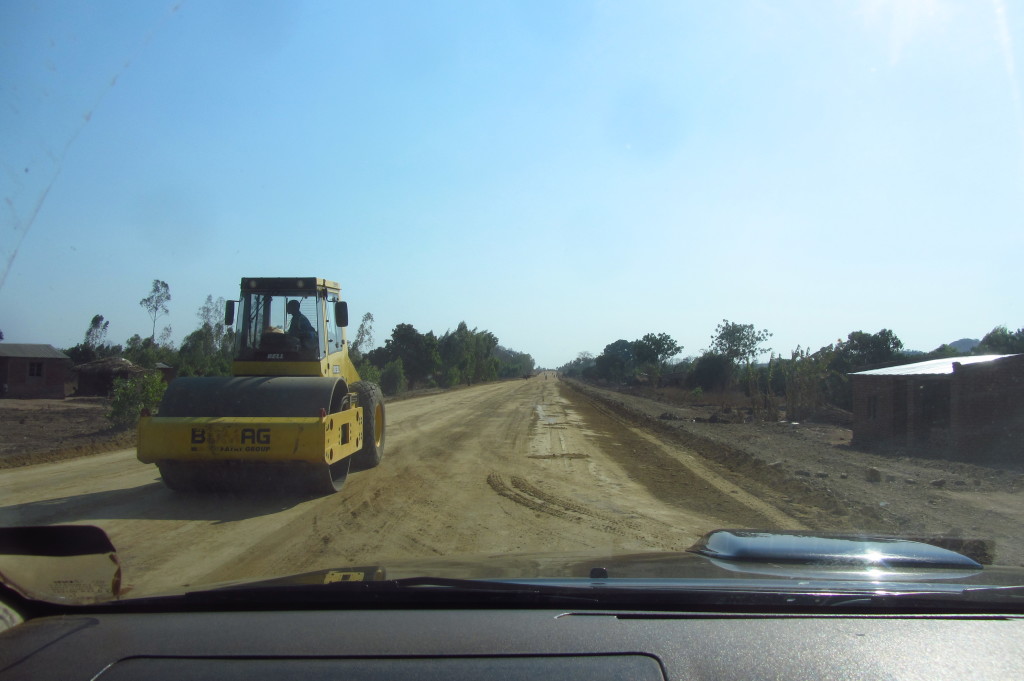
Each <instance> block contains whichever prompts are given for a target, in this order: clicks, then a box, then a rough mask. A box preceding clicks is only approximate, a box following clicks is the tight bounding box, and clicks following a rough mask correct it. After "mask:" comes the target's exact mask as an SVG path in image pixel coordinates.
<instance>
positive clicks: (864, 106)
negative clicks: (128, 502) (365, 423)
mask: <svg viewBox="0 0 1024 681" xmlns="http://www.w3.org/2000/svg"><path fill="white" fill-rule="evenodd" d="M1022 40H1024V9H1022V8H1020V7H1019V6H1018V5H1016V4H1011V3H1008V2H1003V1H1001V0H994V1H993V2H983V1H978V2H944V1H942V0H860V1H854V0H851V1H848V2H834V3H833V2H829V3H819V2H809V1H808V2H777V3H776V2H767V1H747V2H742V1H738V2H729V3H708V2H678V1H667V2H557V3H556V2H546V1H544V2H542V1H525V0H523V1H507V2H501V1H497V0H496V1H493V2H490V1H489V2H379V3H343V2H337V3H336V2H324V3H312V2H294V3H291V2H289V3H277V2H269V1H267V2H242V1H238V2H189V1H185V2H180V3H174V2H166V3H165V2H148V3H138V2H96V3H90V4H86V3H78V2H30V1H28V0H10V1H8V2H4V3H0V54H2V59H0V97H2V100H3V101H2V104H3V106H2V107H0V149H2V151H0V159H2V163H3V167H2V175H0V188H2V191H3V196H4V204H3V205H2V206H0V268H2V269H0V277H2V285H0V329H2V330H3V332H4V334H5V336H6V340H7V341H8V342H42V343H52V344H54V345H56V346H58V347H62V346H68V345H73V344H74V343H76V342H78V341H79V340H81V337H82V335H83V333H84V331H85V329H86V327H87V325H88V323H89V320H90V318H91V317H92V315H94V314H97V313H98V314H102V315H104V316H105V317H106V319H108V320H109V321H110V334H109V339H110V340H112V341H114V342H123V341H124V340H125V339H127V338H128V337H129V336H131V335H132V334H134V333H139V334H143V335H147V334H148V333H149V329H150V320H149V318H148V317H147V315H146V313H145V312H144V311H143V309H142V308H140V307H139V305H138V301H139V300H140V299H141V298H142V297H144V296H145V295H146V294H147V293H148V292H149V289H150V285H151V282H152V280H153V279H163V280H166V281H167V282H168V283H169V285H170V288H171V294H172V300H171V304H170V308H171V315H170V318H169V320H161V324H163V323H165V322H166V321H169V323H170V324H171V325H172V327H173V329H174V339H175V340H176V341H180V339H181V338H182V337H183V336H184V335H185V334H187V333H188V332H189V331H191V330H192V329H194V328H195V326H196V316H195V313H196V310H197V309H198V308H199V306H200V305H201V304H202V303H203V301H204V300H205V298H206V296H207V295H208V294H212V295H213V296H214V297H218V296H223V297H232V296H233V295H234V294H235V293H236V292H237V287H238V282H239V279H240V278H241V277H243V276H288V275H296V276H322V277H326V278H329V279H334V280H337V281H339V282H340V283H341V284H342V288H343V294H344V296H345V297H346V299H347V300H348V301H349V306H350V310H351V314H352V317H353V318H354V319H356V320H358V319H359V317H360V316H361V315H362V313H363V312H365V311H370V312H372V313H373V314H374V316H375V318H376V325H375V331H376V341H377V343H378V344H379V343H381V342H383V339H384V338H385V337H386V336H387V335H388V334H389V333H390V330H391V329H392V328H393V327H394V326H395V325H396V324H398V323H402V322H405V323H411V324H413V325H414V326H415V327H416V328H417V329H419V330H420V331H428V330H433V331H435V332H436V333H443V332H444V331H446V330H448V329H454V328H455V326H456V325H457V324H458V323H459V322H460V321H462V320H465V321H466V322H467V323H468V324H469V325H470V326H471V327H474V326H475V327H478V328H482V329H483V328H486V329H488V330H490V331H492V332H494V333H495V334H496V335H497V336H498V338H499V339H500V340H501V342H502V344H503V345H506V346H508V347H512V348H514V349H517V350H521V351H525V352H529V353H531V354H532V355H533V356H534V357H535V358H536V359H537V361H538V362H539V363H540V364H542V365H545V366H557V365H559V364H561V363H563V362H565V361H568V360H570V359H572V358H573V357H575V356H576V354H577V353H578V352H580V351H589V352H592V353H595V354H596V353H599V352H600V351H601V349H602V348H603V347H604V346H605V345H606V344H608V343H610V342H612V341H614V340H616V339H619V338H626V339H634V338H638V337H640V336H642V335H643V334H645V333H648V332H667V333H669V334H671V335H672V336H673V337H674V338H675V339H676V340H677V341H678V342H680V343H681V344H682V345H683V346H684V351H683V354H684V355H690V354H699V353H700V351H701V349H703V348H705V347H707V345H708V341H709V337H710V335H711V334H712V332H713V331H714V328H715V325H716V324H717V323H718V322H720V321H721V320H722V319H723V318H726V319H729V320H731V321H736V322H741V323H753V324H755V325H756V326H757V327H759V328H767V329H769V330H770V331H772V332H773V333H774V336H773V338H772V343H771V344H772V347H773V348H774V349H775V350H776V351H779V352H783V353H785V354H787V355H788V353H789V351H790V350H792V349H793V348H795V347H796V346H797V345H798V344H799V345H803V346H805V347H806V346H810V347H812V348H817V347H820V346H821V345H824V344H826V343H829V342H832V341H834V340H835V339H837V338H839V337H845V336H846V334H847V333H849V332H850V331H854V330H865V331H869V332H874V331H877V330H879V329H881V328H883V327H884V328H890V329H893V330H894V331H895V332H896V333H897V335H898V336H899V337H900V338H901V339H903V341H904V343H905V345H906V346H907V347H908V348H913V349H920V350H929V349H932V348H934V347H936V346H938V345H939V344H941V343H943V342H948V341H952V340H956V339H957V338H960V337H963V336H972V337H980V336H981V335H983V334H984V333H985V332H987V331H988V330H990V329H991V328H992V327H994V326H996V325H999V324H1006V325H1008V326H1011V327H1013V328H1017V327H1020V326H1024V296H1022V295H1021V288H1022V287H1021V284H1020V281H1021V275H1020V268H1021V263H1022V261H1024V259H1022V253H1024V111H1022V104H1021V89H1022V86H1024V83H1022V80H1024V78H1022V75H1021V69H1022V68H1024V48H1022V47H1021V45H1020V41H1022Z"/></svg>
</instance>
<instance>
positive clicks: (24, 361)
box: [0, 343, 71, 400]
mask: <svg viewBox="0 0 1024 681" xmlns="http://www.w3.org/2000/svg"><path fill="white" fill-rule="evenodd" d="M70 372H71V359H70V358H69V357H68V356H67V355H65V354H64V353H63V352H61V351H60V350H58V349H57V348H55V347H53V346H52V345H46V344H43V343H0V395H2V396H3V397H9V398H39V397H48V398H53V399H58V400H62V399H64V396H65V394H66V387H65V386H66V384H67V383H68V379H69V377H70Z"/></svg>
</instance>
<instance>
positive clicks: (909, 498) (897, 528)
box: [565, 380, 1024, 565]
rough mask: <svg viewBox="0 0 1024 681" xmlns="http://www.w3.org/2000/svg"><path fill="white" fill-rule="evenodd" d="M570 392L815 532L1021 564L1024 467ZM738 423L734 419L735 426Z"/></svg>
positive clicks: (597, 392) (839, 430)
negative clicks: (882, 447) (874, 446)
mask: <svg viewBox="0 0 1024 681" xmlns="http://www.w3.org/2000/svg"><path fill="white" fill-rule="evenodd" d="M565 382H566V384H567V385H568V386H569V387H570V388H571V389H573V390H575V391H577V392H579V393H580V394H581V395H584V396H586V397H587V398H589V399H591V400H592V401H594V402H596V403H598V404H602V405H605V407H606V408H608V409H611V410H613V411H616V412H618V413H621V414H622V415H623V416H625V417H627V418H629V419H631V420H633V421H634V422H637V423H643V424H645V425H646V426H647V427H649V428H651V429H652V430H653V431H655V432H659V433H661V434H662V435H663V436H664V437H667V438H669V439H670V440H671V441H674V442H676V443H678V444H680V445H682V446H685V447H688V448H691V449H692V450H694V451H696V452H699V453H700V454H701V456H703V457H705V458H706V459H708V460H711V461H715V462H718V463H719V464H721V465H723V466H725V467H727V468H728V469H729V470H730V471H732V472H733V473H736V474H738V475H740V476H742V479H743V480H744V482H745V484H748V485H750V487H751V489H753V490H762V491H763V490H766V489H767V490H771V491H773V492H775V493H776V494H777V495H779V498H780V499H781V504H780V508H781V509H782V510H785V511H788V512H790V513H791V514H793V515H794V516H796V517H799V518H801V519H802V520H803V521H804V522H805V523H807V524H808V525H809V526H811V527H813V528H815V529H823V530H872V531H877V532H885V533H889V534H899V535H901V536H908V535H913V536H922V537H924V536H928V537H933V536H943V537H947V538H951V539H961V540H964V541H967V542H972V543H976V542H975V540H978V541H980V542H983V543H984V544H985V546H986V547H987V551H988V552H989V558H990V559H991V560H992V561H993V562H996V563H1000V564H1006V565H1024V493H1022V492H1024V464H1022V462H1000V463H982V462H979V463H972V462H969V461H952V460H943V459H929V458H923V457H920V456H908V455H905V454H903V453H900V452H889V453H880V452H872V451H866V450H863V449H858V448H855V447H854V446H853V445H852V444H851V432H850V430H849V429H848V428H844V427H841V426H836V425H833V424H828V423H799V424H793V423H789V422H775V423H762V422H753V421H749V422H739V423H730V422H717V423H712V422H710V420H709V418H708V417H709V415H713V414H714V413H717V412H719V410H718V409H716V408H714V407H713V406H711V407H709V406H705V405H700V406H690V405H679V404H673V403H668V402H665V401H661V400H657V399H651V398H647V397H642V396H638V395H632V394H628V393H623V392H619V391H615V390H609V389H607V388H601V387H596V386H592V385H588V384H584V383H580V382H577V381H569V380H566V381H565ZM737 420H742V419H737Z"/></svg>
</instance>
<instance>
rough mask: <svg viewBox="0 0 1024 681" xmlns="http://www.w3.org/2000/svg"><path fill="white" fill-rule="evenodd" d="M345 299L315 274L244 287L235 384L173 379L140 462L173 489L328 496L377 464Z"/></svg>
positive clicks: (373, 415) (372, 390)
mask: <svg viewBox="0 0 1024 681" xmlns="http://www.w3.org/2000/svg"><path fill="white" fill-rule="evenodd" d="M340 292H341V288H340V286H339V285H338V284H337V283H335V282H332V281H329V280H326V279H320V278H314V277H300V278H286V277H274V278H268V277H253V278H243V279H242V284H241V298H240V300H239V301H230V302H229V303H228V305H227V309H226V311H225V321H226V322H227V323H228V324H229V325H231V324H233V323H234V321H235V319H234V318H235V303H236V302H237V303H238V304H240V306H241V309H240V310H239V314H238V320H237V321H238V323H237V325H236V353H235V361H234V363H233V365H232V373H233V376H232V377H224V376H219V377H192V378H179V379H176V380H174V381H172V382H171V383H170V384H169V385H168V387H167V391H166V392H165V394H164V397H163V400H162V402H161V404H160V408H159V412H158V413H157V415H155V416H143V417H142V418H141V419H140V421H139V444H138V458H139V460H140V461H142V462H144V463H155V464H157V466H158V467H159V468H160V472H161V474H162V476H163V478H164V481H165V482H166V483H167V485H168V486H170V487H172V488H174V489H179V490H197V489H207V488H223V487H232V488H238V487H242V488H246V487H249V486H250V485H252V484H253V483H258V484H259V486H261V487H262V486H270V487H296V486H297V487H298V488H300V489H302V490H304V491H314V492H330V491H334V490H337V489H339V488H340V486H341V484H342V483H343V482H344V480H345V477H346V476H347V474H348V472H349V470H350V469H353V470H364V469H366V468H372V467H374V466H376V465H377V464H378V463H379V461H380V457H381V453H382V451H383V445H384V404H383V399H382V396H381V393H380V388H379V387H377V386H376V385H375V384H372V383H366V382H363V381H360V379H359V374H358V372H357V371H356V369H355V366H354V365H353V364H352V361H351V360H350V359H349V353H348V343H347V341H346V339H345V326H346V325H347V324H348V309H347V306H346V305H345V303H343V302H342V301H341V299H340ZM310 317H313V318H315V319H316V322H315V323H314V322H312V320H311V319H310ZM289 320H290V321H289ZM296 483H297V484H296Z"/></svg>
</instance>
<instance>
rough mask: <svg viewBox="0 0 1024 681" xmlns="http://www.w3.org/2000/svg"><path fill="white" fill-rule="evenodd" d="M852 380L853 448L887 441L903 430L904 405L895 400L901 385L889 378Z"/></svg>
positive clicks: (904, 426)
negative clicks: (855, 445)
mask: <svg viewBox="0 0 1024 681" xmlns="http://www.w3.org/2000/svg"><path fill="white" fill-rule="evenodd" d="M851 378H852V379H853V441H854V443H857V444H868V443H872V442H879V441H886V440H891V439H892V438H893V436H894V435H895V434H896V432H897V430H905V429H906V405H905V404H904V400H903V399H902V397H903V396H902V395H900V398H901V399H896V397H897V393H902V392H903V382H902V381H897V380H896V377H893V376H851Z"/></svg>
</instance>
